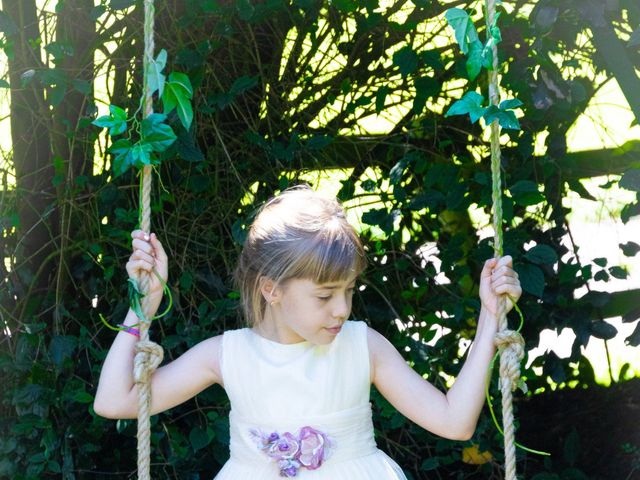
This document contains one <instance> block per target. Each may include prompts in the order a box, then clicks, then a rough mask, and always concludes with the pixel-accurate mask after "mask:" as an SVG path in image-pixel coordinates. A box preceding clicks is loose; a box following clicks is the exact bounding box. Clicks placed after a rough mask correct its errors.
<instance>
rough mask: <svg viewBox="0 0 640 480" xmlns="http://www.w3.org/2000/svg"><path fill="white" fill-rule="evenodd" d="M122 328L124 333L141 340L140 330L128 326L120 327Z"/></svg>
mask: <svg viewBox="0 0 640 480" xmlns="http://www.w3.org/2000/svg"><path fill="white" fill-rule="evenodd" d="M118 326H119V327H120V328H121V331H122V332H127V333H128V334H130V335H133V336H134V337H138V338H140V330H138V329H137V328H135V327H130V326H128V325H122V324H121V325H118Z"/></svg>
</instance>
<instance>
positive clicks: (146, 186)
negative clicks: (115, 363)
mask: <svg viewBox="0 0 640 480" xmlns="http://www.w3.org/2000/svg"><path fill="white" fill-rule="evenodd" d="M154 10H155V9H154V4H153V0H144V46H145V48H144V58H143V77H144V80H143V82H144V108H143V110H144V116H145V118H146V117H148V116H149V115H151V114H152V113H153V98H152V92H151V91H150V88H149V85H148V83H147V78H148V75H147V74H148V71H149V64H150V63H151V62H152V61H153V52H154V48H155V45H154V38H153V29H154V13H155V12H154ZM151 171H152V170H151V166H150V165H145V166H144V168H143V170H142V173H141V178H140V182H141V194H140V229H141V230H142V231H144V232H145V233H146V234H149V233H150V231H151V183H152V177H151ZM150 280H151V276H150V275H149V274H141V275H140V278H139V285H140V290H141V292H142V293H143V295H145V296H143V297H142V302H141V305H142V311H143V313H144V315H143V316H144V318H140V319H139V329H140V339H139V341H138V343H137V344H136V348H135V352H136V353H135V358H134V372H133V374H134V381H135V383H136V385H137V387H138V479H139V480H151V473H150V467H151V460H150V459H151V418H150V417H151V382H150V380H151V375H152V374H153V372H154V371H155V369H156V368H157V367H158V366H159V365H160V363H161V362H162V357H163V351H162V347H160V346H159V345H158V344H156V343H153V342H151V341H150V340H149V325H150V323H151V316H152V313H151V311H150V305H149V297H148V296H146V294H147V293H148V292H149V284H150Z"/></svg>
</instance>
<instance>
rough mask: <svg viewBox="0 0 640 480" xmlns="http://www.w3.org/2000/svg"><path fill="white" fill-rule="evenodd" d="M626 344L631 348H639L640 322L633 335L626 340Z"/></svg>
mask: <svg viewBox="0 0 640 480" xmlns="http://www.w3.org/2000/svg"><path fill="white" fill-rule="evenodd" d="M624 343H625V344H626V345H629V346H631V347H637V346H638V345H640V322H638V324H637V325H636V328H635V330H634V331H633V332H632V333H631V335H629V336H628V337H627V338H625V339H624Z"/></svg>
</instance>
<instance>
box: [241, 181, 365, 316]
mask: <svg viewBox="0 0 640 480" xmlns="http://www.w3.org/2000/svg"><path fill="white" fill-rule="evenodd" d="M365 266H366V259H365V253H364V249H363V248H362V244H361V243H360V239H359V238H358V235H357V233H356V232H355V230H354V229H353V227H352V226H351V225H350V224H349V222H347V219H346V218H345V214H344V209H343V208H342V205H341V204H340V203H339V202H338V200H336V199H335V198H331V197H327V196H324V195H322V194H320V193H318V192H315V191H313V190H311V188H309V187H308V186H306V185H305V186H302V185H301V186H297V187H293V188H290V189H287V190H285V191H283V192H282V193H280V194H279V195H278V196H276V197H274V198H272V199H271V200H269V201H268V202H267V203H266V204H265V205H264V206H263V207H262V208H261V209H260V211H259V213H258V215H257V216H256V218H255V220H254V222H253V224H252V225H251V228H250V229H249V234H248V236H247V239H246V240H245V243H244V247H243V249H242V253H241V254H240V260H239V261H238V266H237V268H236V271H235V275H234V280H235V284H236V288H237V289H238V290H239V291H240V301H241V306H242V310H243V313H244V315H245V319H246V321H247V323H248V324H249V325H254V324H256V323H259V322H260V321H261V320H262V318H263V315H264V312H265V309H266V300H265V299H264V297H263V295H262V293H261V291H260V287H261V282H262V281H263V279H265V278H268V279H271V280H272V281H273V282H274V283H275V284H276V285H280V284H283V283H284V282H286V281H287V280H289V279H292V278H299V279H307V280H312V281H314V282H316V283H328V282H336V281H341V280H345V279H349V278H352V277H355V276H357V275H359V274H360V273H362V271H363V270H364V269H365Z"/></svg>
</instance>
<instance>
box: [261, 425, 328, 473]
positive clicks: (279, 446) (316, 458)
mask: <svg viewBox="0 0 640 480" xmlns="http://www.w3.org/2000/svg"><path fill="white" fill-rule="evenodd" d="M251 436H252V437H253V439H254V441H255V442H256V444H257V445H258V448H259V449H260V450H262V451H263V452H264V453H265V454H266V455H267V456H268V457H269V458H271V459H272V460H273V461H275V462H277V464H278V467H279V468H280V476H281V477H295V476H297V475H298V471H299V470H300V469H301V468H306V469H307V470H316V469H318V468H320V467H321V466H322V463H323V462H324V461H325V460H326V459H327V458H328V457H329V454H330V451H331V449H332V448H333V443H332V442H331V441H330V440H329V437H328V436H327V435H326V434H325V433H323V432H321V431H319V430H316V429H315V428H312V427H302V428H301V429H300V432H299V433H298V434H297V435H294V434H292V433H290V432H284V433H282V434H280V433H278V432H271V433H269V434H267V433H264V432H262V431H260V430H251Z"/></svg>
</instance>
